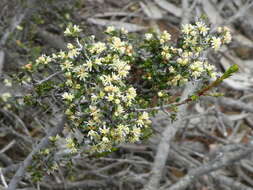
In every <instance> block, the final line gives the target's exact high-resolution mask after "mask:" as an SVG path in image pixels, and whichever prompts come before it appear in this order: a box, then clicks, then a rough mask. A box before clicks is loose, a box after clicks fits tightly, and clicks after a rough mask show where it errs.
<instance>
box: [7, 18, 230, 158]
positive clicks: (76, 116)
mask: <svg viewBox="0 0 253 190" xmlns="http://www.w3.org/2000/svg"><path fill="white" fill-rule="evenodd" d="M80 32H81V30H80V28H79V27H78V26H70V27H68V28H67V29H66V31H65V32H64V34H65V35H66V37H69V40H70V41H71V42H70V43H68V44H67V51H60V52H57V53H53V54H52V55H50V56H46V55H42V56H41V57H39V58H38V59H37V60H36V61H35V63H29V64H27V65H25V66H24V69H25V70H26V73H27V75H25V76H24V77H23V79H22V82H23V83H24V84H30V85H32V86H35V88H34V91H33V93H32V95H30V96H27V97H26V102H29V101H37V100H38V99H42V98H48V96H47V94H49V93H50V92H52V91H53V92H54V94H55V95H56V96H55V97H56V98H57V99H58V100H60V101H62V102H63V103H64V109H65V114H66V115H67V117H68V119H69V124H70V125H71V126H72V129H73V131H74V130H78V132H79V134H82V136H81V139H80V137H79V138H67V139H66V148H68V149H70V150H71V152H72V153H76V152H78V151H79V150H80V149H82V146H84V145H85V146H88V145H89V146H90V151H91V152H104V151H110V150H111V149H112V148H113V147H114V146H115V145H118V144H121V143H127V142H136V141H139V140H140V139H142V138H144V136H145V132H146V131H147V130H148V129H149V128H150V124H151V120H150V112H148V111H147V110H152V108H151V109H150V107H154V106H162V105H164V104H172V103H173V98H174V97H173V94H171V90H172V89H173V88H175V87H176V86H182V85H184V84H186V83H187V82H190V81H196V80H200V79H201V80H205V79H210V78H213V79H214V80H216V78H217V77H218V79H217V80H216V84H217V83H218V82H221V80H220V78H219V75H218V73H217V72H216V69H215V67H214V66H213V65H211V64H209V63H208V61H207V59H206V57H205V52H206V51H207V50H208V49H210V48H212V49H214V50H215V51H217V50H218V49H219V48H220V47H221V45H222V44H227V43H229V42H230V41H231V35H230V32H229V29H228V28H226V27H221V28H218V31H217V32H216V33H211V32H210V29H209V28H208V27H207V26H206V24H205V23H203V22H196V23H195V24H186V25H183V26H182V35H181V37H180V38H179V39H178V40H177V41H176V42H175V40H174V41H172V40H171V35H170V34H169V33H168V32H167V31H164V32H162V33H161V34H157V33H154V32H150V33H146V34H145V35H144V37H142V38H140V37H139V36H135V35H133V34H128V32H127V31H126V30H124V29H121V30H116V29H115V28H114V27H108V28H107V29H106V31H105V34H106V35H107V38H106V39H105V41H97V40H96V39H95V37H94V36H89V37H84V38H80V36H79V33H80ZM52 70H53V71H55V70H56V71H57V72H56V73H53V74H49V73H50V71H52ZM41 73H44V74H45V75H46V78H44V79H41V78H38V77H39V76H38V74H40V75H41ZM229 74H231V72H229ZM229 74H228V75H229ZM45 75H44V76H45ZM56 76H57V77H58V78H57V79H52V78H53V77H56ZM225 78H226V77H225ZM223 79H224V77H223V78H222V80H223ZM217 81H218V82H217ZM214 86H215V85H211V86H207V87H205V88H204V89H208V90H209V89H210V87H214ZM197 95H198V96H200V95H204V92H203V91H201V93H198V94H197ZM195 96H196V95H195ZM192 97H193V96H192ZM6 98H8V97H6V96H5V97H2V99H6ZM195 99H196V97H195V98H190V99H189V100H195ZM172 105H173V104H172ZM153 113H155V112H153Z"/></svg>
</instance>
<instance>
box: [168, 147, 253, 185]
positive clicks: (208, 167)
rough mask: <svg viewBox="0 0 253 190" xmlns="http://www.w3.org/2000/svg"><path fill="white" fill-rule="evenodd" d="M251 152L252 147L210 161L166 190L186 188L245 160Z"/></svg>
mask: <svg viewBox="0 0 253 190" xmlns="http://www.w3.org/2000/svg"><path fill="white" fill-rule="evenodd" d="M252 152H253V147H250V148H249V149H248V150H246V151H240V152H239V153H238V152H237V153H234V154H233V155H231V154H230V155H226V156H224V157H223V158H220V159H217V160H216V161H215V162H213V161H211V162H209V163H207V164H205V165H203V166H200V167H199V168H196V169H193V170H191V171H190V172H189V173H188V174H187V175H186V176H184V177H183V178H181V179H180V180H179V181H178V182H177V183H175V184H174V185H172V186H171V187H169V188H168V190H183V189H185V188H186V187H188V186H189V185H190V184H191V183H192V182H193V181H195V180H196V179H198V178H199V177H201V176H203V175H205V174H209V173H211V172H213V171H216V170H218V169H221V168H224V167H226V166H228V165H231V164H233V163H235V162H237V161H239V160H241V159H244V158H246V157H247V156H249V155H250V154H251V153H252Z"/></svg>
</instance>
